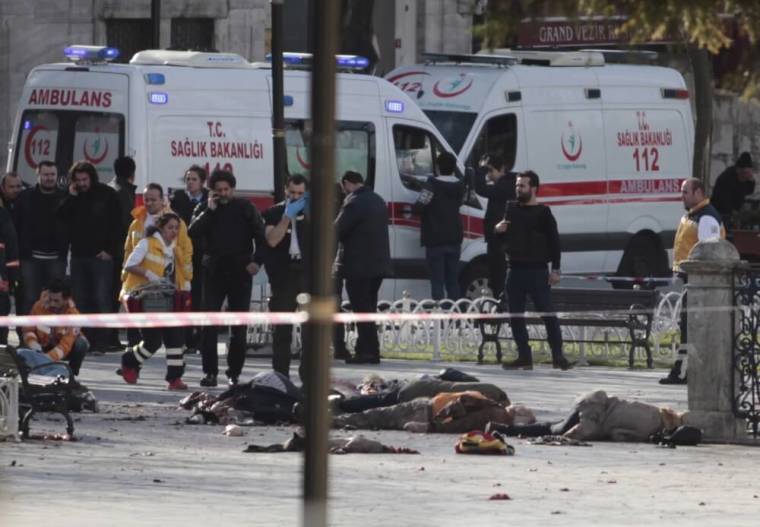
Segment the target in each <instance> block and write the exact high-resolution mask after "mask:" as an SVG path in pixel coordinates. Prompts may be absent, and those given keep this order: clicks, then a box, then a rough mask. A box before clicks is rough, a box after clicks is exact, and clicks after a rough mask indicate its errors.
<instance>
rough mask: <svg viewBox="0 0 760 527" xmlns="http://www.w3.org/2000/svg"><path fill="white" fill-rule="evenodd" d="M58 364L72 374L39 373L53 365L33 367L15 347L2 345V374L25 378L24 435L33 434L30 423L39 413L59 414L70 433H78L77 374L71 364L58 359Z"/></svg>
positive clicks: (22, 393) (21, 428)
mask: <svg viewBox="0 0 760 527" xmlns="http://www.w3.org/2000/svg"><path fill="white" fill-rule="evenodd" d="M55 364H56V366H60V367H63V368H65V369H66V371H67V372H68V377H67V378H63V376H58V377H51V376H48V375H40V374H39V373H36V372H37V370H40V369H41V368H45V367H49V365H42V366H36V367H34V368H30V367H29V366H27V365H26V363H25V362H24V361H23V360H22V359H21V357H19V356H18V354H17V353H16V349H15V348H14V347H13V346H0V375H4V374H5V375H15V376H17V377H18V378H19V379H20V380H21V387H20V389H19V410H20V416H19V418H20V423H19V431H20V432H21V437H23V438H28V437H29V425H30V422H31V419H32V417H33V416H34V414H36V413H57V414H61V415H62V416H63V417H64V418H65V419H66V432H67V433H68V434H69V435H70V436H73V435H74V420H73V419H72V418H71V413H70V412H71V409H70V407H69V406H70V401H71V400H72V391H73V390H72V383H71V382H70V379H73V378H74V376H73V375H72V373H71V369H70V368H69V366H68V364H65V363H61V362H57V363H55Z"/></svg>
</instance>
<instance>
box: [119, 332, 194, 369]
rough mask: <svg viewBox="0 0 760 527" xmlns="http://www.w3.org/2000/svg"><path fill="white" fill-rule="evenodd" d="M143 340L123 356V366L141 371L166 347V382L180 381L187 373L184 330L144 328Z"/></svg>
mask: <svg viewBox="0 0 760 527" xmlns="http://www.w3.org/2000/svg"><path fill="white" fill-rule="evenodd" d="M140 332H141V333H142V340H141V341H140V342H139V343H138V344H136V345H134V346H130V347H129V348H128V349H127V351H125V352H124V354H123V355H122V356H121V364H122V365H123V366H126V367H128V368H136V369H140V368H141V367H142V364H143V362H145V361H146V360H148V359H149V358H151V357H152V356H153V355H154V354H155V353H156V352H157V351H158V350H159V349H160V348H161V344H163V345H164V346H165V347H166V377H165V378H166V380H167V381H170V382H171V381H173V380H174V379H179V378H181V377H182V374H183V373H185V358H184V349H183V344H184V333H183V330H182V328H144V329H142V330H140Z"/></svg>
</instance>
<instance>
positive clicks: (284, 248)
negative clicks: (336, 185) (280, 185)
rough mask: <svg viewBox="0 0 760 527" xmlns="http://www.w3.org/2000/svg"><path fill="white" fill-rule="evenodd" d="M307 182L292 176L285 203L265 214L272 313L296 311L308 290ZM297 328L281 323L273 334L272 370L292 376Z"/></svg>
mask: <svg viewBox="0 0 760 527" xmlns="http://www.w3.org/2000/svg"><path fill="white" fill-rule="evenodd" d="M306 189H307V182H306V178H305V177H303V176H302V175H300V174H293V175H291V176H289V177H288V181H287V185H286V186H285V197H286V199H285V201H282V202H280V203H277V204H276V205H274V206H272V207H270V208H269V209H267V211H266V212H264V224H265V229H266V230H265V233H266V240H267V245H268V247H267V249H266V250H265V251H264V265H265V266H266V269H267V276H269V285H270V286H271V287H272V296H271V298H270V299H269V310H270V311H272V312H288V311H295V310H296V306H297V302H296V297H297V296H298V295H299V294H300V293H302V292H304V291H306V287H305V286H306V272H307V269H308V267H307V266H306V264H305V263H304V251H305V249H306V248H307V247H308V244H309V241H308V237H307V236H308V232H309V230H308V224H307V222H306V216H305V215H304V211H305V207H306V205H307V199H308V197H307V195H306ZM292 339H293V326H290V325H286V324H281V325H278V326H275V327H274V330H273V335H272V351H273V356H272V369H273V370H274V371H276V372H279V373H282V374H283V375H285V376H290V345H291V342H292Z"/></svg>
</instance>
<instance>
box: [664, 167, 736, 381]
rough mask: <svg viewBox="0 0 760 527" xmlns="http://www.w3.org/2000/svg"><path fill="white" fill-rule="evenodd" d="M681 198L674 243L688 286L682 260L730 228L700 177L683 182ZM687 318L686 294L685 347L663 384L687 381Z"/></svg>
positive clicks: (675, 258) (675, 268)
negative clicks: (707, 194) (682, 212)
mask: <svg viewBox="0 0 760 527" xmlns="http://www.w3.org/2000/svg"><path fill="white" fill-rule="evenodd" d="M681 199H682V200H683V206H684V208H685V209H686V214H684V215H683V216H682V217H681V222H680V223H679V224H678V229H677V230H676V238H675V241H674V242H673V272H675V273H676V275H677V276H678V277H679V278H681V279H682V280H683V283H684V285H685V284H686V282H687V277H686V274H685V273H684V272H682V271H681V262H683V261H684V260H686V259H687V258H688V257H689V253H690V252H691V250H692V249H693V248H694V246H695V245H696V244H697V242H701V241H705V240H712V239H715V238H725V237H726V229H725V227H724V226H723V223H722V221H721V217H720V213H719V212H718V210H717V209H716V208H715V207H713V206H712V205H711V204H710V198H708V197H707V196H706V195H705V186H704V184H703V183H702V182H701V181H700V180H698V179H695V178H690V179H687V180H686V181H684V182H683V184H682V185H681ZM686 319H687V310H686V295H685V294H684V296H683V300H682V301H681V324H680V326H681V349H679V351H678V360H676V363H675V364H674V365H673V368H672V369H671V370H670V373H669V374H668V376H667V377H664V378H662V379H660V384H686V364H685V358H686V348H685V346H684V345H685V344H686V343H687V342H688V338H687V334H686Z"/></svg>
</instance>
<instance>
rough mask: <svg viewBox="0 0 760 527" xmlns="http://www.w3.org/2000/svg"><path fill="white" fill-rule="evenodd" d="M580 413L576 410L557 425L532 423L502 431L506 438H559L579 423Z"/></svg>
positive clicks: (513, 426)
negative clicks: (549, 436) (550, 436)
mask: <svg viewBox="0 0 760 527" xmlns="http://www.w3.org/2000/svg"><path fill="white" fill-rule="evenodd" d="M580 420H581V419H580V412H578V411H577V410H576V411H574V412H573V413H571V414H570V415H569V416H567V417H566V418H565V419H564V421H559V422H558V423H551V422H546V423H534V424H532V425H512V426H510V427H509V428H508V429H507V430H505V431H504V435H506V436H508V437H517V436H522V437H540V436H546V435H553V436H561V435H563V434H565V433H567V432H569V431H570V430H571V429H572V428H573V427H574V426H575V425H577V424H578V423H579V422H580Z"/></svg>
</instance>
